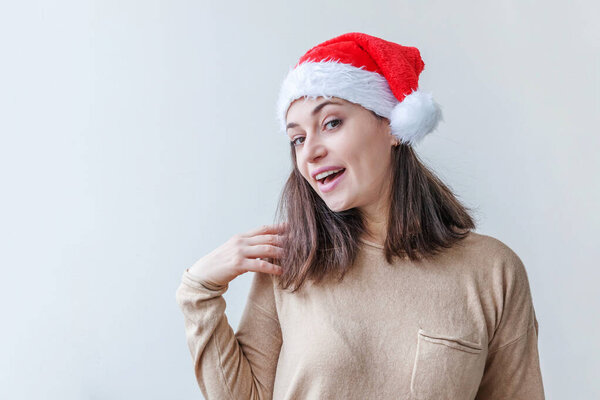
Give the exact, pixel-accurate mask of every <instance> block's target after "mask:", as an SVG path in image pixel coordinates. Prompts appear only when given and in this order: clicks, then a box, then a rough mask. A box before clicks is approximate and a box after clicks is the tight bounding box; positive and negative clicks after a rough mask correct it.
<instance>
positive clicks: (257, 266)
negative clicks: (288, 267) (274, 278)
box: [244, 259, 283, 275]
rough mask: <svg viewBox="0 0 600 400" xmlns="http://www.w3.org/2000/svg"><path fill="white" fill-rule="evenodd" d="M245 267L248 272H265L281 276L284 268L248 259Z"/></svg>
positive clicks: (263, 261)
mask: <svg viewBox="0 0 600 400" xmlns="http://www.w3.org/2000/svg"><path fill="white" fill-rule="evenodd" d="M244 267H245V268H246V270H248V271H254V272H265V273H267V274H276V275H281V274H282V273H283V268H281V266H279V265H277V264H272V263H270V262H268V261H265V260H257V259H247V260H246V262H245V265H244Z"/></svg>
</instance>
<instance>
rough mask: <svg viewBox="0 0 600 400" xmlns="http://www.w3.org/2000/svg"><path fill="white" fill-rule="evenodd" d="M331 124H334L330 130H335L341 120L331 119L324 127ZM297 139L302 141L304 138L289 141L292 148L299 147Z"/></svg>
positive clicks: (299, 137)
mask: <svg viewBox="0 0 600 400" xmlns="http://www.w3.org/2000/svg"><path fill="white" fill-rule="evenodd" d="M332 122H334V123H336V124H335V126H333V127H332V129H333V128H337V127H338V126H339V125H340V124H341V123H342V120H341V119H332V120H331V121H329V122H327V123H326V124H325V126H327V125H329V124H331V123H332ZM299 139H304V136H298V137H297V138H296V139H294V140H292V141H290V144H291V145H292V146H294V147H295V146H298V145H301V144H302V143H299V142H298V140H299Z"/></svg>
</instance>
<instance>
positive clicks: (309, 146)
mask: <svg viewBox="0 0 600 400" xmlns="http://www.w3.org/2000/svg"><path fill="white" fill-rule="evenodd" d="M304 150H305V152H306V158H307V160H309V161H314V160H317V159H319V158H321V157H323V156H324V155H325V154H327V149H326V148H325V145H324V144H323V143H322V142H321V141H320V140H319V139H318V138H316V139H315V136H314V135H313V136H312V137H311V138H309V139H305V140H304Z"/></svg>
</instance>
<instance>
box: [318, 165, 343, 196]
mask: <svg viewBox="0 0 600 400" xmlns="http://www.w3.org/2000/svg"><path fill="white" fill-rule="evenodd" d="M345 172H346V168H343V169H341V170H340V171H338V172H336V173H334V174H331V175H327V176H326V177H325V178H323V179H319V180H318V182H319V189H320V190H321V192H323V193H327V192H329V191H331V190H333V189H334V188H335V187H336V186H337V183H338V182H339V181H340V180H341V179H342V177H343V176H344V173H345Z"/></svg>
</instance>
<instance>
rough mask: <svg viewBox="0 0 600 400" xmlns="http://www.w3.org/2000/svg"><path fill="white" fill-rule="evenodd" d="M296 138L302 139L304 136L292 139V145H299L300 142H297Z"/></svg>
mask: <svg viewBox="0 0 600 400" xmlns="http://www.w3.org/2000/svg"><path fill="white" fill-rule="evenodd" d="M298 139H304V137H303V136H298V137H297V138H296V139H294V140H292V141H291V142H290V143H291V144H292V145H293V146H297V145H299V144H302V143H298V142H297V140H298Z"/></svg>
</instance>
